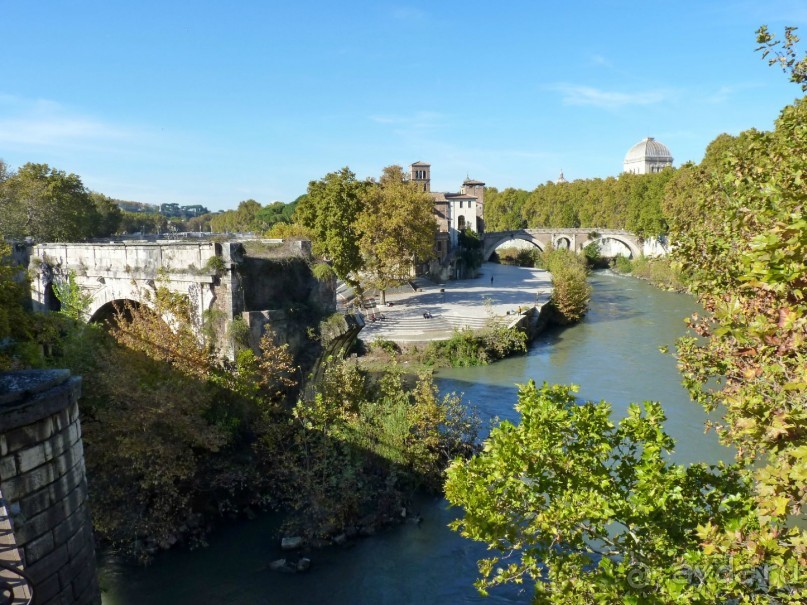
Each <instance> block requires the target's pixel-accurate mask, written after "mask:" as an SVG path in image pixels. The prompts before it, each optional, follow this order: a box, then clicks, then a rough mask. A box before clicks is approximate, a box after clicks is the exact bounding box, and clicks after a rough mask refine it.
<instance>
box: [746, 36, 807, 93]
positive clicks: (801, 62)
mask: <svg viewBox="0 0 807 605" xmlns="http://www.w3.org/2000/svg"><path fill="white" fill-rule="evenodd" d="M797 29H798V28H797V27H785V39H784V40H777V39H775V38H774V37H773V36H772V35H771V33H770V32H769V31H768V26H767V25H763V26H762V27H760V28H759V29H758V30H757V44H759V45H760V46H759V47H758V48H757V51H758V52H759V51H761V52H762V58H763V59H768V65H777V66H779V67H781V68H782V71H784V72H785V73H788V72H789V73H790V81H791V82H795V83H796V84H800V85H801V89H802V91H804V92H807V54H805V56H804V57H802V58H801V59H799V56H798V51H797V50H796V45H797V44H798V43H799V37H798V36H797V35H796V30H797ZM771 53H773V56H772V57H770V58H769V56H770V54H771Z"/></svg>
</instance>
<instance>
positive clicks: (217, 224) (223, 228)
mask: <svg viewBox="0 0 807 605" xmlns="http://www.w3.org/2000/svg"><path fill="white" fill-rule="evenodd" d="M260 211H261V205H260V204H259V203H258V202H256V201H255V200H253V199H248V200H244V201H243V202H240V203H239V204H238V208H237V209H235V210H227V211H226V212H222V213H221V214H215V215H213V217H212V218H211V219H210V226H211V228H212V229H213V231H216V232H218V233H238V232H244V231H260V230H262V226H261V224H260V221H258V220H257V216H258V213H259V212H260Z"/></svg>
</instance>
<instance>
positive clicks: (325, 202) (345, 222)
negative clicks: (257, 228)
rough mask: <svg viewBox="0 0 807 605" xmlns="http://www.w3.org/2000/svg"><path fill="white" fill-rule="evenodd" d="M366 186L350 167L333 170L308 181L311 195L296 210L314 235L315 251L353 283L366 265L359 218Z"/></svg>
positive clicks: (296, 220) (299, 219)
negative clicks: (360, 238)
mask: <svg viewBox="0 0 807 605" xmlns="http://www.w3.org/2000/svg"><path fill="white" fill-rule="evenodd" d="M366 187H367V185H366V183H362V182H359V181H357V180H356V175H355V174H354V173H353V172H351V171H350V169H349V168H347V167H345V168H343V169H342V170H340V171H339V172H330V173H328V174H326V175H325V176H324V177H323V178H322V179H320V180H318V181H311V182H310V183H309V184H308V195H307V196H306V197H305V198H304V199H301V200H300V202H299V204H298V206H297V209H296V211H295V213H294V221H295V222H296V223H299V224H300V225H302V226H303V227H305V228H306V229H308V230H310V233H311V234H312V235H313V241H312V243H313V249H314V253H315V254H317V255H319V256H322V257H325V258H326V259H328V260H329V261H330V262H331V265H332V266H333V269H334V271H336V274H337V275H338V276H339V278H340V279H342V280H344V281H346V282H348V283H350V284H351V285H356V284H357V281H356V280H357V277H356V274H357V272H358V271H360V270H361V269H362V268H363V267H364V260H363V258H362V255H361V251H360V250H359V235H360V233H359V230H358V225H357V221H358V218H359V215H360V213H361V211H362V208H363V205H364V204H363V202H362V197H361V196H362V193H363V191H364V189H365V188H366Z"/></svg>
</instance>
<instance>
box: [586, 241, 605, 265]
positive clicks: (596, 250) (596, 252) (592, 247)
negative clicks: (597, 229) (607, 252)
mask: <svg viewBox="0 0 807 605" xmlns="http://www.w3.org/2000/svg"><path fill="white" fill-rule="evenodd" d="M583 256H585V257H586V261H587V262H588V264H589V266H594V265H596V264H597V263H599V262H600V260H601V258H602V257H601V256H600V245H599V244H598V243H597V242H591V243H590V244H588V245H587V246H586V247H585V248H583Z"/></svg>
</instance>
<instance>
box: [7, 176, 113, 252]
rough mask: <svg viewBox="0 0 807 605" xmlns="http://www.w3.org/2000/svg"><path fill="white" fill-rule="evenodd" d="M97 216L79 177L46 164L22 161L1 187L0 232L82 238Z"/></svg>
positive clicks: (57, 238)
mask: <svg viewBox="0 0 807 605" xmlns="http://www.w3.org/2000/svg"><path fill="white" fill-rule="evenodd" d="M99 220H100V217H99V214H98V210H97V209H96V207H95V204H93V201H92V199H91V198H90V194H89V192H88V191H87V189H86V188H85V187H84V184H83V183H82V182H81V179H80V178H79V177H78V176H77V175H75V174H67V173H65V172H64V171H61V170H56V169H55V168H51V167H50V166H48V165H47V164H31V163H29V164H25V165H24V166H22V167H21V168H20V169H19V170H18V171H17V172H16V173H15V174H13V175H11V176H10V177H9V178H7V179H6V181H5V182H4V183H3V186H2V190H0V232H2V233H3V234H4V235H6V236H7V237H12V238H24V237H28V236H30V237H33V238H34V239H37V240H39V241H59V242H65V241H81V240H84V239H86V238H88V237H91V236H92V235H94V233H95V229H96V227H97V225H98V223H99Z"/></svg>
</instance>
